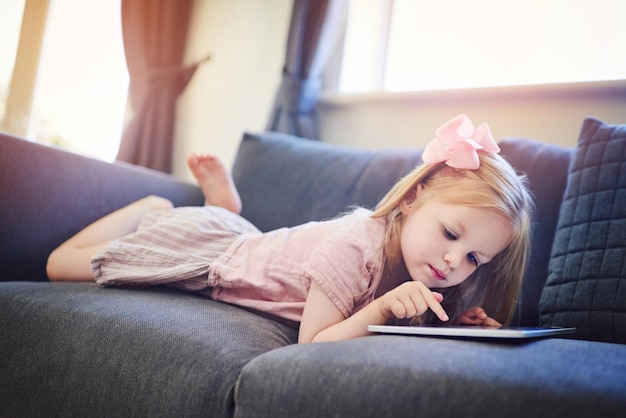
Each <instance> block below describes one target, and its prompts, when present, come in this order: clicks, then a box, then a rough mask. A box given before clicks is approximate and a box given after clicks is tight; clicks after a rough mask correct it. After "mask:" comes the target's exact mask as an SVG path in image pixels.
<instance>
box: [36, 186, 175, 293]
mask: <svg viewBox="0 0 626 418" xmlns="http://www.w3.org/2000/svg"><path fill="white" fill-rule="evenodd" d="M172 206H173V205H172V202H170V201H169V200H167V199H163V198H160V197H157V196H148V197H145V198H143V199H140V200H138V201H136V202H134V203H131V204H130V205H128V206H125V207H123V208H121V209H118V210H116V211H115V212H112V213H110V214H108V215H106V216H105V217H103V218H100V219H99V220H97V221H95V222H94V223H92V224H91V225H89V226H87V227H86V228H84V229H83V230H81V231H80V232H78V233H77V234H76V235H74V236H73V237H72V238H70V239H69V240H67V241H65V242H64V243H63V244H61V246H59V247H58V248H57V249H56V250H54V251H53V252H52V253H51V254H50V256H49V257H48V264H47V265H46V272H47V273H48V278H49V279H50V280H68V281H91V280H93V274H92V272H91V257H93V255H94V254H95V253H96V251H98V250H99V249H100V248H102V247H103V246H105V245H106V244H108V243H109V242H111V241H112V240H114V239H117V238H121V237H123V236H124V235H128V234H130V233H131V232H134V231H136V230H137V227H138V226H139V222H141V219H142V218H143V217H144V215H145V214H146V213H148V212H150V211H153V210H156V209H165V208H171V207H172Z"/></svg>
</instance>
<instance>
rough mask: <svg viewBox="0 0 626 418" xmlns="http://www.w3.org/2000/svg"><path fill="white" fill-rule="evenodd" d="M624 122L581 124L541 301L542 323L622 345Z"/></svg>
mask: <svg viewBox="0 0 626 418" xmlns="http://www.w3.org/2000/svg"><path fill="white" fill-rule="evenodd" d="M625 260H626V125H607V124H604V123H603V122H601V121H599V120H597V119H593V118H588V119H586V120H585V121H584V123H583V126H582V130H581V134H580V138H579V143H578V148H577V149H576V153H575V158H574V162H573V165H572V167H571V170H570V174H569V178H568V184H567V188H566V192H565V196H564V199H563V203H562V206H561V211H560V218H559V224H558V228H557V232H556V236H555V240H554V246H553V248H552V255H551V261H550V273H549V276H548V280H547V282H546V286H545V288H544V291H543V294H542V296H541V303H540V318H541V324H542V325H544V326H575V327H576V328H577V334H576V336H577V337H578V338H582V339H591V340H598V341H608V342H620V343H626V262H625Z"/></svg>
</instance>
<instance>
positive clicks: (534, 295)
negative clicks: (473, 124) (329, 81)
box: [233, 132, 572, 326]
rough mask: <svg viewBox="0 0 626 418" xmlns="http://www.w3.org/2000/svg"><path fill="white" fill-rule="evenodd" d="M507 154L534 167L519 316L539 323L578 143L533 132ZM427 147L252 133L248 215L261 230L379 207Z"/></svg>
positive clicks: (247, 152)
mask: <svg viewBox="0 0 626 418" xmlns="http://www.w3.org/2000/svg"><path fill="white" fill-rule="evenodd" d="M500 146H501V148H502V155H503V156H505V158H507V159H508V160H509V161H510V162H511V164H513V166H514V167H516V168H517V169H518V170H520V171H524V172H526V173H527V175H528V177H529V180H530V186H531V191H532V193H533V194H534V195H535V196H536V198H537V199H538V200H540V202H538V211H537V216H536V228H535V231H534V233H535V239H534V241H535V243H536V245H535V247H534V248H535V249H534V250H533V251H532V254H531V260H530V263H529V268H528V271H527V273H526V276H525V277H526V278H525V280H524V284H523V289H522V304H521V306H520V309H519V310H518V313H517V321H516V323H518V324H520V325H528V326H536V325H537V324H538V316H539V315H538V306H539V297H540V295H541V291H542V288H543V284H544V282H545V280H546V277H547V275H548V260H549V253H550V248H551V247H552V239H553V235H554V230H555V229H556V221H557V217H558V212H559V207H560V201H561V196H562V195H563V191H564V189H565V183H566V179H567V172H568V167H569V162H570V155H571V152H572V151H571V149H569V148H564V147H560V146H556V145H549V144H544V143H541V142H538V141H533V140H529V139H525V138H510V139H506V140H503V141H501V142H500ZM421 153H422V150H421V149H418V148H415V149H384V150H378V151H366V150H363V149H357V148H347V147H340V146H336V145H331V144H328V143H322V142H317V141H311V140H307V139H302V138H298V137H295V136H290V135H285V134H279V133H272V132H269V133H246V134H245V135H244V138H243V140H242V142H241V144H240V147H239V151H238V153H237V158H236V159H235V164H234V166H233V177H234V180H235V184H236V185H237V188H238V189H239V193H240V195H241V198H242V201H243V212H242V215H243V216H244V217H245V218H246V219H248V220H250V221H251V222H252V223H254V224H255V225H256V226H257V227H259V228H260V229H261V230H264V231H267V230H272V229H276V228H280V227H283V226H293V225H298V224H301V223H305V222H308V221H313V220H321V219H325V218H332V217H335V216H337V215H338V214H339V213H341V212H342V211H345V210H346V208H348V207H349V206H351V205H359V206H364V207H369V208H373V207H374V206H376V203H377V202H378V200H379V199H380V198H381V197H383V195H384V194H385V193H386V192H387V190H389V189H390V188H391V186H392V185H393V184H394V183H395V182H396V181H397V180H398V179H399V178H401V177H402V176H404V175H405V174H407V173H408V172H409V171H410V170H412V169H413V168H414V167H415V166H416V165H418V164H421Z"/></svg>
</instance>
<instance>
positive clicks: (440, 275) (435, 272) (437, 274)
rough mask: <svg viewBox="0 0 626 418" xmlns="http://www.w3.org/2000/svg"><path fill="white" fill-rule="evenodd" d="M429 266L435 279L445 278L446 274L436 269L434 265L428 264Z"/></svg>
mask: <svg viewBox="0 0 626 418" xmlns="http://www.w3.org/2000/svg"><path fill="white" fill-rule="evenodd" d="M429 267H430V271H432V272H433V276H435V279H437V280H446V275H445V274H444V273H443V272H442V271H441V270H439V269H436V268H435V267H433V266H431V265H429Z"/></svg>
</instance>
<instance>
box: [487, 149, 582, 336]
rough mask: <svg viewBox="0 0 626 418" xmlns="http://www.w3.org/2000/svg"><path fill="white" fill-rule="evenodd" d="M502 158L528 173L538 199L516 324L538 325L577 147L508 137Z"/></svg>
mask: <svg viewBox="0 0 626 418" xmlns="http://www.w3.org/2000/svg"><path fill="white" fill-rule="evenodd" d="M499 145H500V148H501V149H502V155H503V156H505V157H506V158H507V159H508V160H509V161H510V162H511V164H512V165H513V167H515V168H516V169H517V170H518V171H520V172H522V173H525V174H526V175H527V177H528V180H529V183H530V190H531V193H532V194H533V197H534V199H535V205H536V211H535V219H534V222H535V225H534V228H533V236H532V249H531V254H530V260H529V263H528V268H527V270H526V274H525V275H524V281H523V283H522V295H521V302H520V303H521V305H520V307H519V309H518V311H517V313H516V318H515V319H514V324H518V325H520V326H536V325H537V324H538V323H539V298H540V295H541V292H542V290H543V285H544V283H545V281H546V279H547V277H548V263H549V262H550V252H551V250H552V243H553V240H554V232H555V230H556V224H557V221H558V219H559V209H560V206H561V205H560V202H561V199H560V197H561V196H563V192H564V191H565V185H566V183H567V175H568V172H569V164H570V159H571V157H572V154H573V148H563V147H560V146H558V145H552V144H546V143H542V142H538V141H533V140H529V139H525V138H507V139H504V140H502V141H500V142H499Z"/></svg>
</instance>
